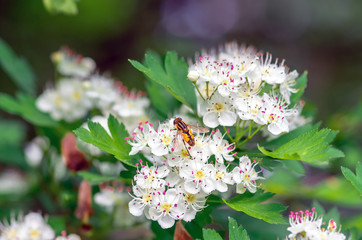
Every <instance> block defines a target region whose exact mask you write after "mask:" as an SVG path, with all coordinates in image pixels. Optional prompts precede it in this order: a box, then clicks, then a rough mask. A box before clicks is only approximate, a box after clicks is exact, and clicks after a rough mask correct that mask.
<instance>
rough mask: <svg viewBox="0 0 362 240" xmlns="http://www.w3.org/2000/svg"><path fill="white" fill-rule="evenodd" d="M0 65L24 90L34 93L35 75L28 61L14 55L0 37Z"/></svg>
mask: <svg viewBox="0 0 362 240" xmlns="http://www.w3.org/2000/svg"><path fill="white" fill-rule="evenodd" d="M0 66H1V67H2V69H3V70H4V72H6V73H7V74H8V75H9V76H10V78H11V79H12V80H13V81H14V83H15V84H16V85H17V86H18V87H19V88H20V89H21V90H23V91H24V92H26V93H29V94H34V93H35V90H36V89H35V87H36V86H35V75H34V72H33V70H32V68H31V67H30V66H29V64H28V62H27V61H26V60H25V59H24V58H22V57H18V56H16V54H15V53H14V52H13V50H12V49H11V48H10V46H9V45H8V44H7V43H6V42H4V41H3V40H2V39H1V38H0Z"/></svg>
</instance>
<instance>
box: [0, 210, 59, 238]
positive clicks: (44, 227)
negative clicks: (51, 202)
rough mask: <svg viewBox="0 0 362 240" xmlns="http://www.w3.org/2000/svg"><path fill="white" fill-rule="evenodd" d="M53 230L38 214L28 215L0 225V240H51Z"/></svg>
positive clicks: (53, 235)
mask: <svg viewBox="0 0 362 240" xmlns="http://www.w3.org/2000/svg"><path fill="white" fill-rule="evenodd" d="M54 237H55V234H54V231H53V229H52V228H51V227H50V226H49V225H48V224H47V223H46V220H44V219H43V217H42V216H41V215H40V214H39V213H35V212H32V213H29V214H27V215H26V216H25V217H24V218H23V217H19V218H18V219H17V220H16V219H15V218H14V217H12V218H11V221H10V223H0V239H1V240H28V239H31V240H53V239H54Z"/></svg>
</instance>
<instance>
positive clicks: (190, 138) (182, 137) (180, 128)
mask: <svg viewBox="0 0 362 240" xmlns="http://www.w3.org/2000/svg"><path fill="white" fill-rule="evenodd" d="M173 124H174V125H175V130H177V134H176V136H175V140H174V145H173V148H174V149H177V148H178V146H179V145H180V143H181V142H183V143H184V145H185V147H186V144H185V142H187V144H188V145H190V146H191V147H193V146H195V137H194V134H193V133H192V131H194V132H199V133H207V132H209V129H208V128H205V127H199V126H193V125H190V124H186V123H185V122H184V121H182V118H175V120H174V121H173ZM191 130H192V131H191Z"/></svg>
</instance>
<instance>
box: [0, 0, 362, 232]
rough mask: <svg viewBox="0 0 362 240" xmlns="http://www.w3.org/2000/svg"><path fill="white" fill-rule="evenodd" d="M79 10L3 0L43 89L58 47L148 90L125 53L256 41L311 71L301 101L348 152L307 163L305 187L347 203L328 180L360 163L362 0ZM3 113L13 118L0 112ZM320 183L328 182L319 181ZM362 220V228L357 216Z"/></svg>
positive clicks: (91, 4) (189, 52)
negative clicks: (325, 163)
mask: <svg viewBox="0 0 362 240" xmlns="http://www.w3.org/2000/svg"><path fill="white" fill-rule="evenodd" d="M77 7H78V14H76V15H64V14H51V13H49V12H48V11H47V10H46V9H45V7H44V4H43V1H41V0H36V1H35V0H33V1H29V0H0V38H2V39H3V40H5V41H6V42H7V43H8V44H9V45H10V46H11V47H12V48H13V50H14V51H15V52H16V54H18V55H21V56H23V57H24V58H26V59H27V60H28V62H29V63H30V65H31V66H32V67H33V69H34V71H35V74H36V76H37V80H38V89H37V93H38V95H39V94H40V93H41V92H42V91H43V90H44V89H45V88H46V87H47V86H49V84H50V85H51V83H52V82H53V81H54V79H53V77H54V69H53V64H52V63H51V61H50V54H51V53H52V52H54V51H56V50H58V49H59V48H60V47H61V46H62V45H68V46H69V47H70V48H72V49H74V50H76V51H77V52H79V53H80V54H82V55H84V56H89V57H91V58H93V59H94V60H95V61H96V63H97V65H98V68H99V69H100V71H101V73H106V74H111V75H112V76H113V77H115V78H117V79H118V80H121V81H123V82H124V83H125V85H126V86H129V87H133V88H138V89H142V90H144V89H145V87H144V84H143V83H144V79H143V76H142V74H141V73H139V72H138V71H137V70H135V69H134V68H133V67H132V66H131V65H130V64H129V62H128V59H135V60H139V61H141V60H142V58H143V54H144V52H145V51H146V50H147V49H153V50H156V51H158V52H160V53H165V52H166V51H168V50H176V51H177V52H179V54H180V55H182V56H184V57H185V58H193V56H194V54H195V52H196V51H200V50H201V49H202V48H206V49H209V48H211V47H217V46H218V45H220V44H223V43H224V42H226V41H233V40H235V41H237V42H239V43H246V44H250V45H254V46H255V47H257V48H258V49H261V50H264V51H269V52H271V53H272V54H273V56H274V57H278V58H279V59H284V58H285V59H286V64H287V65H288V66H289V67H290V68H291V69H297V70H298V72H299V73H302V72H303V71H304V70H307V71H308V73H309V74H308V81H309V82H308V87H307V89H306V93H305V98H306V99H307V101H308V103H312V107H308V109H309V110H308V109H307V110H308V111H313V109H317V111H316V121H320V120H321V121H323V126H327V127H330V128H332V129H339V130H340V131H341V134H339V135H338V136H337V139H336V141H335V143H334V144H335V145H336V146H337V147H338V148H340V149H341V150H342V151H344V152H345V154H346V158H345V159H337V160H334V161H333V162H332V164H331V165H330V166H329V167H330V168H328V170H327V171H326V172H323V173H321V171H320V169H314V168H308V169H307V175H308V178H306V179H307V180H306V181H305V182H304V183H305V184H307V185H310V186H309V188H308V189H307V190H308V191H310V192H311V196H307V197H310V198H316V199H318V200H320V201H325V202H330V204H335V203H338V204H340V205H342V206H343V205H345V204H342V203H346V204H347V205H348V203H347V202H346V199H345V196H348V194H346V193H344V192H343V190H344V191H349V188H346V187H345V186H344V185H341V184H339V185H338V184H334V182H333V181H335V178H333V177H331V178H328V177H330V176H332V175H334V174H336V173H337V175H338V174H340V166H341V165H343V166H346V167H349V168H351V169H353V170H354V169H355V164H356V162H358V161H361V155H362V148H361V146H362V137H361V134H360V133H361V132H362V97H361V96H362V94H361V93H362V84H360V82H361V80H362V14H361V13H362V1H360V0H344V1H340V0H321V1H313V0H304V1H298V0H280V1H277V0H258V1H253V0H228V1H220V0H202V1H201V0H200V1H195V0H178V1H172V0H168V1H167V0H164V1H161V0H157V1H150V0H103V1H95V0H80V1H79V2H77ZM16 89H17V87H16V86H15V85H14V83H13V82H12V81H11V80H10V78H9V77H8V75H6V74H5V73H4V72H3V71H2V70H0V92H6V93H10V94H14V93H15V92H16ZM314 105H315V106H314ZM0 118H12V119H14V118H17V117H14V116H13V115H9V114H6V113H5V112H3V111H0ZM14 124H16V123H14ZM28 126H29V125H28ZM10 130H11V129H10ZM25 132H26V131H25V129H24V134H25ZM27 133H28V134H27V136H26V137H24V136H21V137H19V139H20V138H21V139H23V138H27V139H31V138H32V137H33V136H34V134H35V133H34V132H32V128H28V132H27ZM4 136H5V134H4ZM14 138H16V137H14ZM0 140H1V139H0ZM4 141H8V140H7V139H5V140H4ZM9 141H10V140H9ZM19 141H20V140H19ZM19 141H18V140H17V139H15V140H14V142H19ZM2 166H5V165H0V172H1V170H2V169H1V168H2ZM276 176H279V178H273V179H270V181H269V183H268V184H269V185H268V187H269V188H270V189H271V190H273V191H275V192H278V193H279V194H280V195H281V196H283V194H285V195H286V196H287V197H288V194H292V195H293V194H294V193H293V192H292V193H289V191H288V190H289V189H288V187H289V186H285V187H286V188H285V189H286V190H287V191H284V190H285V189H275V186H277V187H278V186H279V185H281V186H282V185H283V184H280V182H283V183H286V182H287V181H285V179H288V175H287V174H284V175H283V173H280V174H276ZM323 179H327V181H326V182H323V183H321V184H320V185H318V186H319V187H318V188H316V187H314V186H315V184H316V183H317V182H320V181H322V180H323ZM278 181H280V182H278ZM291 183H293V182H292V181H291ZM328 183H330V184H329V185H333V187H336V191H334V192H332V193H331V194H332V195H333V196H332V195H331V196H329V195H328V196H327V197H326V196H325V195H323V194H325V192H323V191H319V190H320V189H322V190H323V189H329V190H330V189H332V188H326V187H325V184H327V185H328ZM323 184H324V185H323ZM273 187H274V188H273ZM349 187H351V185H349ZM313 189H314V191H317V192H319V195H318V194H317V195H318V196H317V195H316V194H315V193H314V192H313V191H312V190H313ZM283 191H284V192H283ZM312 193H313V194H312ZM328 193H329V192H328ZM293 196H294V195H293ZM296 196H297V197H300V196H298V194H297V195H296ZM336 196H337V197H338V196H339V197H340V198H337V197H336ZM289 197H290V196H289ZM331 199H332V200H331ZM349 200H350V201H355V202H357V205H358V203H359V202H360V199H358V198H356V199H354V198H350V199H349ZM22 203H23V204H26V203H24V202H22ZM353 203H354V202H353ZM349 204H351V203H349ZM308 205H309V204H308ZM351 205H353V204H351ZM327 207H328V208H330V207H331V205H328V206H327ZM343 207H344V206H343ZM353 207H356V208H353V209H348V208H340V209H339V210H340V211H341V213H342V215H345V216H349V215H350V214H352V213H353V214H354V213H360V210H361V209H360V207H358V206H353ZM356 209H357V210H356ZM0 213H1V211H0ZM348 218H349V217H348ZM359 219H360V220H359V224H360V225H359V226H360V228H362V227H361V226H362V220H361V219H362V218H361V216H360V214H359ZM352 225H353V224H352ZM347 227H348V225H347Z"/></svg>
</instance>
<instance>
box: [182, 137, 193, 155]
mask: <svg viewBox="0 0 362 240" xmlns="http://www.w3.org/2000/svg"><path fill="white" fill-rule="evenodd" d="M182 142H183V143H184V146H185V149H186V151H187V153H188V155H189V157H190V159H191V160H192V157H191V154H190V152H189V149H188V148H187V145H186V143H185V140H183V139H182Z"/></svg>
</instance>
